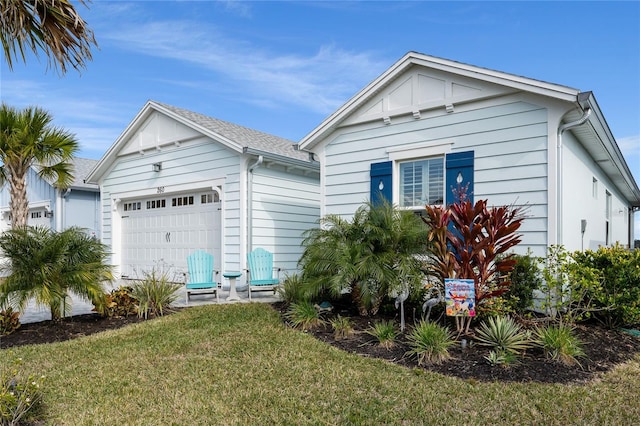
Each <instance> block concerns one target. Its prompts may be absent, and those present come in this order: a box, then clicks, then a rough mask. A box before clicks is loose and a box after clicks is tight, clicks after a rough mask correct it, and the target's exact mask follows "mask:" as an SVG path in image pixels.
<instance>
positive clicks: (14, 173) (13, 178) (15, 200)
mask: <svg viewBox="0 0 640 426" xmlns="http://www.w3.org/2000/svg"><path fill="white" fill-rule="evenodd" d="M25 174H26V170H25V169H23V168H22V167H16V168H14V167H11V168H10V176H9V193H10V195H11V201H10V202H9V211H10V212H11V227H12V228H14V229H15V228H22V227H25V226H27V221H28V217H29V200H28V199H27V183H26V179H25Z"/></svg>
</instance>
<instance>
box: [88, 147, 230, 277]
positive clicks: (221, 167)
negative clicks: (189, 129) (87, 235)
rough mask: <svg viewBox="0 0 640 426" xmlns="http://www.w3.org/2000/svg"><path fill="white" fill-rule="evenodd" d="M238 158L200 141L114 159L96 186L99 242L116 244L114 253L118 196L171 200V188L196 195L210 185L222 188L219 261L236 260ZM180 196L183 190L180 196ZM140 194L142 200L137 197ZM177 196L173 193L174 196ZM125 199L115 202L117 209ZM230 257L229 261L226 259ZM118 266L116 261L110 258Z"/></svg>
mask: <svg viewBox="0 0 640 426" xmlns="http://www.w3.org/2000/svg"><path fill="white" fill-rule="evenodd" d="M158 162H160V163H162V170H161V171H160V172H154V171H153V170H152V164H153V163H158ZM239 170H240V156H239V154H238V153H236V152H234V151H232V150H230V149H228V148H226V147H224V146H223V145H221V144H219V143H215V142H213V141H211V139H209V138H206V137H201V138H198V139H195V140H191V141H188V142H183V143H181V144H180V145H179V146H178V145H168V146H166V147H163V149H162V150H161V151H158V150H150V151H145V152H144V154H140V153H132V154H127V155H125V156H122V157H120V158H118V160H117V161H116V162H115V163H114V167H113V169H112V170H110V171H109V172H108V173H107V174H106V175H105V176H104V178H103V180H102V182H101V191H102V214H103V225H102V237H103V242H104V243H105V244H107V245H109V246H111V245H112V244H114V241H115V242H116V244H115V247H113V249H114V251H117V250H119V249H120V248H119V247H117V245H118V244H119V237H118V236H116V237H114V234H113V227H112V221H113V215H114V214H118V213H117V212H114V211H113V198H115V197H118V198H119V197H120V195H119V194H125V196H126V194H131V196H129V197H128V198H129V199H135V198H140V197H143V196H144V197H148V196H151V195H153V194H154V190H155V191H158V192H160V191H164V192H163V195H164V196H169V195H170V194H172V188H176V187H182V188H188V191H190V192H191V191H197V190H201V189H211V188H207V187H206V186H205V185H206V184H207V183H208V182H211V181H220V182H223V184H222V186H223V188H222V191H223V193H222V194H221V197H220V198H221V201H222V202H223V206H224V219H223V220H224V222H223V224H222V227H223V229H224V233H225V239H224V240H223V244H224V246H223V247H222V252H223V253H224V258H225V259H227V258H231V259H238V256H239V243H240V183H239V181H240V171H239ZM180 192H184V190H182V191H180ZM142 193H144V194H145V195H138V194H142ZM175 193H178V192H175ZM124 201H126V199H121V201H120V202H121V203H122V202H124ZM229 254H231V256H228V255H229ZM114 258H115V260H116V261H117V260H118V256H114ZM240 266H241V265H240V264H238V263H237V262H234V263H233V264H230V265H229V264H226V265H224V266H223V268H224V270H227V269H229V270H231V269H233V270H238V269H239V268H240Z"/></svg>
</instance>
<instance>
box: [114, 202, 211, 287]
mask: <svg viewBox="0 0 640 426" xmlns="http://www.w3.org/2000/svg"><path fill="white" fill-rule="evenodd" d="M119 208H120V209H121V215H122V216H121V217H122V276H123V277H124V278H142V277H144V274H145V273H148V272H151V271H152V270H154V269H155V270H156V271H161V272H165V273H167V274H168V275H169V277H170V278H171V279H174V280H182V275H181V274H182V272H183V271H186V269H187V256H188V255H189V254H190V253H192V252H194V251H195V250H198V249H200V250H205V251H207V252H209V253H211V254H213V255H214V258H215V260H214V261H215V265H214V266H215V268H216V269H218V270H219V269H220V260H221V255H220V243H221V238H220V201H219V199H218V196H217V194H216V193H214V192H213V191H211V192H197V193H181V194H168V195H165V194H163V195H162V196H156V197H149V198H144V199H139V200H130V201H129V200H127V201H124V202H123V203H122V204H121V205H120V206H119Z"/></svg>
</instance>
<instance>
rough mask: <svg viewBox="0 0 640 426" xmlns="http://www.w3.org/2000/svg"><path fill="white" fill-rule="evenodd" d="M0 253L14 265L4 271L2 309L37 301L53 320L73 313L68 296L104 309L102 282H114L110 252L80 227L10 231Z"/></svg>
mask: <svg viewBox="0 0 640 426" xmlns="http://www.w3.org/2000/svg"><path fill="white" fill-rule="evenodd" d="M0 249H1V250H2V253H3V255H4V256H5V257H6V258H7V259H8V260H9V261H8V262H6V263H4V264H3V265H2V266H1V267H0V271H2V272H4V273H6V274H8V276H7V277H6V278H4V279H3V280H2V281H1V282H0V306H7V304H8V303H7V302H8V301H11V302H12V304H14V307H18V308H20V309H22V308H24V307H25V306H26V305H27V303H28V302H29V300H31V299H33V300H35V302H36V304H37V305H44V306H47V307H48V308H49V310H50V311H51V318H52V319H53V320H54V321H55V320H59V319H61V318H62V317H63V316H64V315H65V314H66V313H67V312H69V311H70V309H71V306H70V300H71V299H70V297H69V294H76V295H78V296H80V297H82V298H83V299H86V300H90V301H91V302H92V303H93V305H94V306H96V307H97V308H99V309H102V308H103V306H104V303H105V291H104V288H103V283H104V282H106V281H111V280H112V279H113V276H112V274H111V266H110V265H108V264H107V263H106V261H107V258H108V256H109V251H108V248H107V246H106V245H104V244H102V243H101V242H100V241H98V240H96V239H95V238H92V237H91V236H89V235H87V234H86V233H85V232H84V230H82V229H81V228H75V227H74V228H69V229H65V230H64V231H62V232H56V231H54V230H51V229H48V228H45V227H40V226H36V227H31V226H27V227H24V228H14V229H10V230H8V231H5V232H3V233H2V234H1V235H0Z"/></svg>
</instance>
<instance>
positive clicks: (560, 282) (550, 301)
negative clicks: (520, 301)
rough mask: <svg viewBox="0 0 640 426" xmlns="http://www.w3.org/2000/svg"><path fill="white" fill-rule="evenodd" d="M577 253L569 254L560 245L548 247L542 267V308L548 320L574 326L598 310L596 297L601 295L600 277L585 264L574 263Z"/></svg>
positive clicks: (601, 277)
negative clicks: (595, 301)
mask: <svg viewBox="0 0 640 426" xmlns="http://www.w3.org/2000/svg"><path fill="white" fill-rule="evenodd" d="M579 254H580V252H574V253H568V252H567V251H566V250H565V248H564V247H563V246H557V245H551V246H549V247H548V249H547V256H546V257H545V258H543V259H541V260H540V261H541V262H542V264H543V266H544V267H543V269H542V276H543V279H544V281H543V285H542V287H541V290H542V293H543V294H544V301H543V303H542V308H543V309H544V310H545V312H546V314H547V315H548V316H549V317H550V319H551V320H553V321H556V322H558V323H563V322H567V323H570V324H573V323H575V322H577V321H582V320H585V319H588V318H590V317H591V316H592V314H593V312H595V311H601V310H603V309H609V307H605V308H601V307H597V306H596V305H595V303H594V300H595V297H596V295H597V294H598V293H600V292H602V283H603V274H602V272H601V271H599V270H598V269H596V268H594V267H591V266H590V265H589V264H588V263H586V262H576V260H575V259H576V258H578V256H579Z"/></svg>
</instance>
